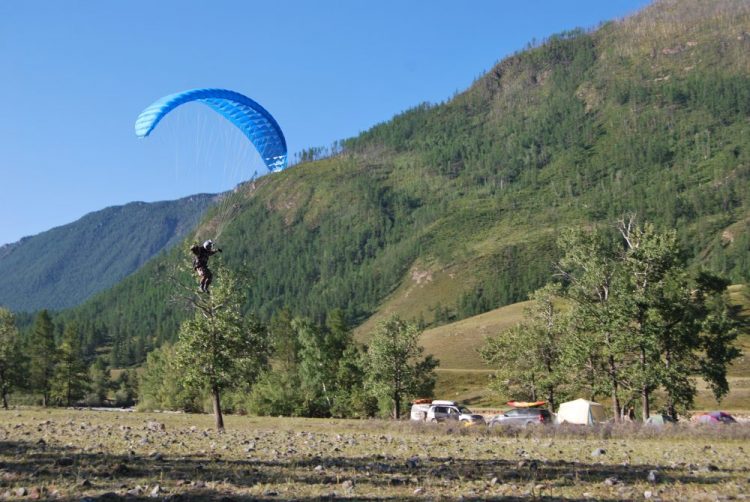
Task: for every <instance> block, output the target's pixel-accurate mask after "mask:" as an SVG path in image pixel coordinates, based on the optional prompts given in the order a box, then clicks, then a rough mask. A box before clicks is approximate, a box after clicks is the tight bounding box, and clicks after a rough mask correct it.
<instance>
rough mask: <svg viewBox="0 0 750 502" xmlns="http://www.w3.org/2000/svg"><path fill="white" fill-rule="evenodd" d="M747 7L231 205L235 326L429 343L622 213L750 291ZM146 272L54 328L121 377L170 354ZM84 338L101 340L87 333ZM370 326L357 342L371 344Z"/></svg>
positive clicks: (496, 83) (650, 35)
mask: <svg viewBox="0 0 750 502" xmlns="http://www.w3.org/2000/svg"><path fill="white" fill-rule="evenodd" d="M748 116H750V4H748V3H747V2H745V1H741V0H720V1H715V2H704V1H701V0H683V1H680V2H675V1H671V0H664V1H657V2H656V3H654V4H653V5H652V6H650V7H648V8H647V9H645V10H644V11H643V12H641V13H639V14H637V15H635V16H633V17H631V18H628V19H625V20H622V21H617V22H610V23H607V24H605V25H603V26H601V27H600V28H599V29H597V30H596V31H590V32H589V31H583V30H577V31H573V32H569V33H564V34H560V35H558V36H554V37H552V38H550V39H549V40H547V41H545V42H544V43H542V44H541V45H539V46H535V47H530V48H528V49H526V50H524V51H522V52H519V53H517V54H515V55H513V56H511V57H509V58H506V59H505V60H503V61H501V62H500V63H498V64H497V65H496V66H495V67H494V68H492V69H491V70H490V71H489V72H487V74H486V75H484V76H483V77H482V78H480V79H478V80H477V81H476V82H475V83H474V85H472V86H471V88H469V89H468V90H466V91H465V92H463V93H461V94H459V95H457V96H455V97H454V98H453V99H451V100H449V101H447V102H445V103H441V104H423V105H419V106H417V107H415V108H414V109H411V110H409V111H406V112H404V113H402V114H400V115H398V116H396V117H394V118H393V119H392V120H390V121H388V122H386V123H383V124H379V125H377V126H375V127H373V128H372V129H370V130H369V131H366V132H364V133H362V134H361V135H359V136H357V137H355V138H351V139H349V140H346V141H344V142H343V144H344V150H343V152H342V153H340V154H338V155H336V156H333V157H330V158H327V159H324V160H319V161H316V162H308V163H304V164H300V165H297V166H295V167H293V168H291V169H288V170H287V171H284V172H281V173H276V174H272V175H269V176H266V177H264V178H263V179H261V180H259V181H258V182H257V183H255V184H248V185H245V186H244V187H242V188H241V189H240V190H239V191H238V192H237V193H235V194H234V195H233V197H234V199H233V200H232V201H231V204H232V207H233V208H234V209H233V218H232V220H231V221H230V222H229V223H228V224H224V223H225V222H221V221H217V219H216V218H218V216H215V217H214V219H213V220H212V219H211V216H209V217H208V219H206V220H204V221H203V223H202V224H201V225H200V226H199V227H198V229H197V230H196V232H195V235H194V236H193V239H190V240H191V241H195V240H202V239H204V238H208V237H213V234H214V232H213V230H212V229H213V228H216V227H217V226H223V227H224V230H223V233H222V235H221V239H220V241H221V242H220V245H221V247H223V248H224V251H225V252H224V253H223V255H221V258H220V259H222V260H225V261H226V263H227V264H229V265H230V266H232V267H233V268H240V267H241V266H242V265H243V263H244V264H247V266H249V270H250V271H251V273H252V274H253V277H254V284H253V287H252V291H251V298H250V301H249V304H248V305H247V308H248V309H249V310H253V311H256V312H258V313H259V315H260V316H261V318H265V319H267V318H269V317H270V316H271V315H272V313H273V312H274V311H275V310H277V309H278V308H280V307H282V306H287V307H289V308H290V309H291V310H292V311H293V312H295V313H296V314H300V315H306V316H310V317H312V318H315V319H321V318H322V317H323V316H324V315H325V313H326V312H327V311H329V310H330V309H333V308H342V309H343V310H344V311H345V313H346V314H347V316H348V318H349V320H350V321H351V322H352V323H353V324H355V325H361V324H362V323H365V322H367V320H368V319H370V318H373V316H374V318H373V320H375V319H377V318H379V317H381V316H382V315H384V314H385V313H387V312H396V313H400V314H401V315H403V316H405V317H407V318H413V319H418V320H420V321H421V322H423V323H424V324H425V325H427V326H438V325H441V324H445V323H448V322H452V321H456V320H460V319H463V318H466V317H469V316H472V315H475V314H479V313H482V312H486V311H489V310H492V309H494V308H497V307H499V306H502V305H508V304H512V303H515V302H518V301H522V300H525V299H526V295H527V294H528V292H529V291H532V290H534V289H535V288H537V287H538V286H540V285H541V284H543V283H544V282H546V281H547V280H548V279H549V277H550V274H551V264H552V263H553V262H554V260H555V258H556V253H557V251H556V249H555V237H556V235H557V233H558V232H559V230H560V229H562V228H566V227H570V226H580V225H591V224H609V223H611V222H613V221H614V220H615V219H616V218H618V217H620V216H621V215H622V214H623V213H625V212H636V213H637V214H638V215H639V217H640V218H641V219H644V220H649V221H651V222H653V223H655V224H656V225H657V226H658V227H662V228H672V227H675V228H677V229H678V230H679V235H680V239H681V241H682V244H683V246H684V249H685V252H686V254H687V255H688V256H689V258H690V259H691V263H692V264H693V265H694V266H696V267H697V266H706V267H708V268H710V269H712V270H714V271H717V272H720V273H723V274H725V275H727V276H728V277H729V278H731V280H732V281H733V282H735V283H745V282H747V281H748V278H749V277H750V263H748V250H749V249H748V247H749V246H750V232H748V225H750V184H749V183H748V181H750V121H749V120H748ZM185 247H186V246H182V247H180V248H177V249H175V250H174V251H173V252H171V253H170V254H169V255H168V256H164V257H160V258H158V259H157V260H155V261H152V262H151V263H149V264H148V265H147V266H146V267H144V269H143V270H142V271H141V272H139V273H137V274H134V275H132V276H130V277H128V278H127V279H126V280H125V281H123V282H122V283H121V284H119V285H118V286H117V287H115V288H113V289H111V290H109V291H107V292H105V293H102V294H101V295H99V296H97V297H96V298H94V299H93V300H91V301H89V302H87V303H86V304H85V305H83V306H82V307H80V308H79V309H76V310H74V311H70V312H67V313H66V314H65V315H66V316H73V317H77V318H79V319H80V320H81V321H82V322H83V323H84V324H86V323H88V326H89V328H91V331H92V332H94V331H95V332H96V335H95V338H96V339H97V340H98V341H99V342H100V343H105V342H106V343H109V344H111V345H112V347H113V348H115V349H116V350H117V351H118V354H120V356H119V361H120V362H121V363H123V364H127V363H135V362H138V361H140V360H142V359H143V356H144V354H145V351H147V350H148V348H149V347H153V346H154V345H156V344H158V343H160V342H161V341H162V340H165V339H170V338H172V337H173V336H174V333H175V327H176V325H177V322H178V320H179V319H180V316H181V315H182V314H181V312H180V311H179V310H177V309H176V308H175V306H174V304H173V303H171V302H169V298H170V292H169V290H168V287H167V286H166V285H165V283H164V282H163V281H160V280H159V278H160V277H161V276H162V275H163V274H165V273H166V272H167V271H168V270H169V269H170V267H171V266H172V265H173V264H174V263H177V262H180V261H182V262H184V261H186V260H187V259H188V257H187V255H186V253H185ZM93 324H96V326H95V327H92V326H93ZM367 326H370V324H365V325H364V327H363V328H362V329H361V330H360V331H361V332H363V333H364V334H363V335H362V336H365V337H366V335H367V333H366V331H367V330H366V329H365V328H366V327H367Z"/></svg>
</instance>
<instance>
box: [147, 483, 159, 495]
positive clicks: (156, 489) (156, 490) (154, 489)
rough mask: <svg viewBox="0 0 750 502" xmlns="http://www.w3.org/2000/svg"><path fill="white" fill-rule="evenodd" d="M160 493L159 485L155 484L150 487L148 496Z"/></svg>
mask: <svg viewBox="0 0 750 502" xmlns="http://www.w3.org/2000/svg"><path fill="white" fill-rule="evenodd" d="M160 493H161V486H159V485H155V486H154V487H153V488H152V489H151V492H150V493H149V497H158V496H159V494H160Z"/></svg>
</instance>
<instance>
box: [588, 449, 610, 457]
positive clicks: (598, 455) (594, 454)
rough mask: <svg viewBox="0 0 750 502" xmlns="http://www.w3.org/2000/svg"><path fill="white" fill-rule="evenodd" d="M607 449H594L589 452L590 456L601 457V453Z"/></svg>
mask: <svg viewBox="0 0 750 502" xmlns="http://www.w3.org/2000/svg"><path fill="white" fill-rule="evenodd" d="M606 453H607V450H605V449H604V448H597V449H596V450H594V451H592V452H591V456H592V457H601V456H602V455H604V454H606Z"/></svg>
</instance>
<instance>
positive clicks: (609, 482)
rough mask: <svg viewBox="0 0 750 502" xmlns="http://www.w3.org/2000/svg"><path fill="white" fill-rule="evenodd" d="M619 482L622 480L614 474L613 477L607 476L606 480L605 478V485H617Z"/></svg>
mask: <svg viewBox="0 0 750 502" xmlns="http://www.w3.org/2000/svg"><path fill="white" fill-rule="evenodd" d="M619 482H620V480H619V479H617V478H616V477H614V476H613V477H611V478H607V479H605V480H604V484H605V485H607V486H615V485H616V484H618V483H619Z"/></svg>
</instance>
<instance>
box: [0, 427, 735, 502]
mask: <svg viewBox="0 0 750 502" xmlns="http://www.w3.org/2000/svg"><path fill="white" fill-rule="evenodd" d="M0 460H1V461H0V497H1V496H2V495H3V494H4V493H6V491H7V492H9V493H10V495H11V496H18V495H17V494H16V490H18V489H20V488H26V489H27V490H31V489H32V487H33V488H36V489H37V490H39V495H40V497H39V498H47V497H48V496H49V498H52V497H53V496H54V493H53V490H55V489H57V490H59V491H60V493H59V496H58V500H79V501H80V500H84V499H86V500H141V499H143V500H154V499H169V500H226V501H229V500H238V501H244V500H258V499H276V500H280V499H285V498H290V497H291V498H293V499H295V500H327V499H330V498H333V497H335V498H336V499H337V500H341V499H343V500H366V499H374V498H377V499H378V500H384V499H385V500H387V499H388V498H389V496H386V497H383V496H377V497H376V496H372V497H368V496H367V494H368V493H383V492H388V491H393V492H396V493H400V494H401V495H399V496H393V497H390V498H392V499H393V500H409V498H412V499H414V500H417V499H420V500H421V499H423V497H417V496H415V497H408V495H407V494H410V493H413V492H414V490H415V489H417V488H418V487H428V489H429V487H435V488H437V487H439V488H441V489H443V490H448V491H451V489H452V488H453V489H455V492H456V496H455V497H450V496H448V497H446V496H444V495H439V496H438V497H439V498H441V499H448V500H449V499H451V498H455V499H458V498H459V497H462V499H463V500H472V499H484V500H486V499H488V498H489V499H492V498H497V499H503V500H513V499H514V496H509V497H501V496H499V495H498V494H497V493H496V490H495V487H499V486H502V485H513V486H514V487H525V486H532V487H533V486H537V485H538V484H542V485H545V486H547V487H575V486H590V485H596V484H601V483H605V482H607V483H610V484H616V485H620V486H623V485H624V486H627V485H631V484H635V483H643V482H644V481H645V480H646V479H647V476H648V474H649V471H651V470H657V471H659V476H658V480H657V483H656V484H657V485H668V484H672V483H680V484H683V485H686V484H691V483H697V484H701V485H716V484H719V483H722V482H724V481H725V480H726V477H725V476H723V475H722V474H727V473H731V472H732V471H730V470H726V469H724V470H723V471H717V472H713V473H705V474H706V475H703V473H701V474H702V475H701V476H698V475H696V474H695V473H694V472H693V471H690V470H689V469H688V467H684V468H678V469H666V470H665V469H664V468H663V467H659V466H657V465H649V464H639V465H613V464H606V463H604V462H591V463H587V462H569V461H562V460H555V461H542V460H535V459H524V460H520V461H519V460H508V459H500V458H499V459H465V458H458V459H457V458H452V457H429V458H424V457H422V458H416V457H415V458H411V459H408V460H404V459H403V458H400V457H393V456H388V455H372V456H366V457H363V456H357V457H346V456H343V455H342V456H311V457H305V456H290V457H286V458H279V459H275V460H266V459H257V458H252V453H251V454H250V457H249V458H246V459H224V458H222V457H221V456H219V455H198V454H195V455H186V456H173V455H163V456H162V455H160V454H154V455H151V456H142V455H140V456H139V455H113V454H109V453H104V452H101V453H99V452H88V453H80V452H79V451H78V450H75V449H74V448H72V447H58V446H49V445H47V444H46V443H44V441H41V440H40V441H37V442H36V443H32V442H24V441H0ZM613 480H614V481H613ZM157 484H158V485H159V486H160V490H157V492H156V493H155V494H153V496H151V495H152V493H151V491H152V490H153V488H154V486H155V485H157ZM467 487H468V488H467ZM462 490H463V491H462ZM493 490H494V491H493ZM249 491H252V492H253V495H248V494H247V492H249ZM309 492H313V493H330V494H331V495H324V496H320V495H308V493H309ZM441 493H443V492H441ZM403 495H407V497H406V498H404V496H403ZM23 497H26V495H23ZM19 498H21V496H19ZM516 498H519V499H520V498H523V497H516ZM527 498H528V497H527ZM535 498H536V499H539V500H545V497H544V495H543V493H541V494H535ZM618 498H619V497H614V496H613V498H612V500H617V499H618Z"/></svg>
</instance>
